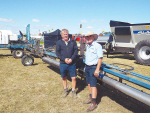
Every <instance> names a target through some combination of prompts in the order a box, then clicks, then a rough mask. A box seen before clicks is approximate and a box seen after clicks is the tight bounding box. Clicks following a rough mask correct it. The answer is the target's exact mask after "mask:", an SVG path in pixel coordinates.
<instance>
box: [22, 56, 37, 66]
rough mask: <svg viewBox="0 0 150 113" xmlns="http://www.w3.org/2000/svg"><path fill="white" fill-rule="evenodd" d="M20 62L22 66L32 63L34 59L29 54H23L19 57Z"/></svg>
mask: <svg viewBox="0 0 150 113" xmlns="http://www.w3.org/2000/svg"><path fill="white" fill-rule="evenodd" d="M21 63H22V64H23V65H24V66H31V65H32V64H33V63H34V59H33V57H32V56H31V55H24V56H23V57H22V59H21Z"/></svg>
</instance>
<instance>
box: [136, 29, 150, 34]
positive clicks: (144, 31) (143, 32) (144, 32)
mask: <svg viewBox="0 0 150 113" xmlns="http://www.w3.org/2000/svg"><path fill="white" fill-rule="evenodd" d="M133 33H134V34H137V35H142V34H146V35H150V30H139V31H133Z"/></svg>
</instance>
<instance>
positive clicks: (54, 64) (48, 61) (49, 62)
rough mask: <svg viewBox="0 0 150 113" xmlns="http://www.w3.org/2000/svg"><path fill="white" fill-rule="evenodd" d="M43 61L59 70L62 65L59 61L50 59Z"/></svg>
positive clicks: (45, 58)
mask: <svg viewBox="0 0 150 113" xmlns="http://www.w3.org/2000/svg"><path fill="white" fill-rule="evenodd" d="M42 61H43V62H46V63H48V64H50V65H51V66H53V67H55V68H59V65H60V63H59V62H58V61H56V60H53V59H51V58H48V57H43V58H42Z"/></svg>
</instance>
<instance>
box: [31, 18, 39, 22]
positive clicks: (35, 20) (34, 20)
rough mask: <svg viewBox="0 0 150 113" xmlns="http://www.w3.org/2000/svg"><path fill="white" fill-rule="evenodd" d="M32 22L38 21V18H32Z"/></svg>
mask: <svg viewBox="0 0 150 113" xmlns="http://www.w3.org/2000/svg"><path fill="white" fill-rule="evenodd" d="M32 22H40V21H39V20H38V19H33V20H32Z"/></svg>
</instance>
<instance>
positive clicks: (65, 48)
mask: <svg viewBox="0 0 150 113" xmlns="http://www.w3.org/2000/svg"><path fill="white" fill-rule="evenodd" d="M56 55H57V57H58V58H59V59H60V63H65V58H70V59H72V63H74V62H75V60H76V57H77V55H78V47H77V43H76V41H75V40H72V39H70V41H69V42H68V45H66V44H65V42H64V41H63V40H62V39H61V40H58V41H57V43H56Z"/></svg>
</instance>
